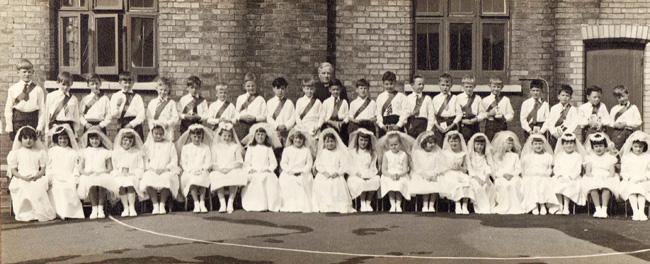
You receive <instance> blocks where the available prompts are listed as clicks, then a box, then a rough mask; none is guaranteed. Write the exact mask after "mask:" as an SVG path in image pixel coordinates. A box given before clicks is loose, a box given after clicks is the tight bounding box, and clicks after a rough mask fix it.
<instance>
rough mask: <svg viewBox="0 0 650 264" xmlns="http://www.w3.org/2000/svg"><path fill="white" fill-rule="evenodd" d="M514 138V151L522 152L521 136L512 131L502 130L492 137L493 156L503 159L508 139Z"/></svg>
mask: <svg viewBox="0 0 650 264" xmlns="http://www.w3.org/2000/svg"><path fill="white" fill-rule="evenodd" d="M510 138H512V141H513V146H514V152H515V153H517V154H519V153H521V143H520V142H519V137H517V134H515V133H514V132H512V131H507V130H506V131H501V132H498V133H497V134H496V135H495V136H494V139H492V146H493V152H492V157H493V158H494V159H495V161H497V160H499V161H500V160H502V159H503V155H505V153H506V143H507V141H508V139H510Z"/></svg>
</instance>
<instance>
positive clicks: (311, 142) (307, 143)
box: [284, 128, 314, 154]
mask: <svg viewBox="0 0 650 264" xmlns="http://www.w3.org/2000/svg"><path fill="white" fill-rule="evenodd" d="M298 134H300V135H302V136H303V137H304V138H305V140H304V141H305V142H304V143H303V145H304V147H306V148H307V149H310V150H311V149H312V147H313V145H314V140H313V139H312V138H311V136H310V135H309V133H308V132H306V131H304V130H302V129H298V128H293V129H291V131H289V134H287V139H286V140H285V142H284V146H285V148H286V147H289V146H293V140H294V138H295V136H296V135H298ZM312 154H313V153H312Z"/></svg>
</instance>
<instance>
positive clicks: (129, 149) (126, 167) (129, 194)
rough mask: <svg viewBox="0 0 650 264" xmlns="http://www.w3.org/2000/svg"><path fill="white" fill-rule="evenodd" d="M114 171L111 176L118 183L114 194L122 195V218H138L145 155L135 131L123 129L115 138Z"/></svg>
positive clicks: (112, 159)
mask: <svg viewBox="0 0 650 264" xmlns="http://www.w3.org/2000/svg"><path fill="white" fill-rule="evenodd" d="M111 161H112V162H113V171H112V172H111V176H112V177H113V180H114V181H115V183H116V186H115V187H116V189H115V190H113V192H114V193H118V194H119V195H120V200H121V202H122V206H123V207H124V211H122V217H125V216H137V215H138V214H137V213H136V211H135V196H136V194H137V195H139V196H140V197H143V195H142V193H139V192H140V188H139V187H138V186H140V179H141V178H142V173H144V153H143V146H142V139H140V136H139V135H138V133H137V132H135V130H133V129H131V128H123V129H120V131H119V132H118V133H117V136H115V141H114V143H113V153H112V154H111Z"/></svg>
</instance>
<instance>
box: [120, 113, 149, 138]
mask: <svg viewBox="0 0 650 264" xmlns="http://www.w3.org/2000/svg"><path fill="white" fill-rule="evenodd" d="M133 119H135V116H125V117H123V118H122V119H119V120H118V122H119V123H120V128H124V127H126V125H128V124H129V122H131V121H133ZM133 130H135V132H136V133H138V136H140V139H142V141H144V130H143V129H142V124H139V125H137V126H135V127H133Z"/></svg>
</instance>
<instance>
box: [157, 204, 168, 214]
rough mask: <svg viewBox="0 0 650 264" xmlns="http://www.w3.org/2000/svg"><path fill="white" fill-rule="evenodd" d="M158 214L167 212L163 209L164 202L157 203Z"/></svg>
mask: <svg viewBox="0 0 650 264" xmlns="http://www.w3.org/2000/svg"><path fill="white" fill-rule="evenodd" d="M158 214H167V209H165V203H160V205H158Z"/></svg>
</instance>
